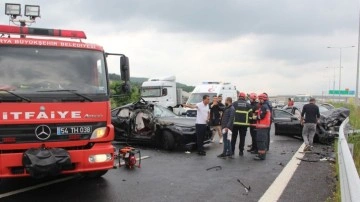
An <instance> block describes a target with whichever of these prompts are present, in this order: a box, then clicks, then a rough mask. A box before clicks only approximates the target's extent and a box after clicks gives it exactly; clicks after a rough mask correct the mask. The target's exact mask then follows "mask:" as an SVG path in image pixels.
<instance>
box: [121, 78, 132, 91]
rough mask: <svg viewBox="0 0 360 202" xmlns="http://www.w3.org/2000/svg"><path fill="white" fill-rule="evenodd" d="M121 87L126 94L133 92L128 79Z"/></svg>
mask: <svg viewBox="0 0 360 202" xmlns="http://www.w3.org/2000/svg"><path fill="white" fill-rule="evenodd" d="M120 88H121V89H120V91H121V92H122V93H124V94H128V93H131V86H130V83H129V82H128V81H125V82H124V83H123V84H121V86H120Z"/></svg>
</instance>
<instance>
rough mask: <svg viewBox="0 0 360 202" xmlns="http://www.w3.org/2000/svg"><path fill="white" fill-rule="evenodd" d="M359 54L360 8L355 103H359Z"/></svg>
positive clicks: (359, 34)
mask: <svg viewBox="0 0 360 202" xmlns="http://www.w3.org/2000/svg"><path fill="white" fill-rule="evenodd" d="M359 54H360V10H359V32H358V52H357V63H356V86H355V103H356V106H357V105H358V104H359Z"/></svg>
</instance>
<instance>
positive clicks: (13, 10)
mask: <svg viewBox="0 0 360 202" xmlns="http://www.w3.org/2000/svg"><path fill="white" fill-rule="evenodd" d="M5 15H8V16H10V17H11V18H12V19H15V18H16V17H17V16H21V5H20V4H11V3H5Z"/></svg>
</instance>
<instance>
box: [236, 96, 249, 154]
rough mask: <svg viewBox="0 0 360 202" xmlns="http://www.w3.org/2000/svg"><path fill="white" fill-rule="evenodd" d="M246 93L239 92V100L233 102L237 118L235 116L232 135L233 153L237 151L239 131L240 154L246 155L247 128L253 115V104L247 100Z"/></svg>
mask: <svg viewBox="0 0 360 202" xmlns="http://www.w3.org/2000/svg"><path fill="white" fill-rule="evenodd" d="M245 98H246V94H245V93H243V92H241V93H239V100H238V101H236V102H234V103H233V106H234V108H235V118H234V127H233V133H232V137H231V149H232V153H234V152H235V145H236V139H237V136H238V133H240V142H239V155H240V156H243V155H244V145H245V137H246V132H247V128H248V127H249V126H250V122H249V120H250V119H249V117H250V116H252V115H251V114H250V113H251V112H252V107H251V105H250V104H249V103H248V102H247V101H246V100H245Z"/></svg>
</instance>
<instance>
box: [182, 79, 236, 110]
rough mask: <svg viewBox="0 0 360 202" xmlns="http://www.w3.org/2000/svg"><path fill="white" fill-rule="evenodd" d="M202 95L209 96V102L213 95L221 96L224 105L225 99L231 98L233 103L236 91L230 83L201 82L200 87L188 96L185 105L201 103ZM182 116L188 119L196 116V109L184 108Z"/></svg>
mask: <svg viewBox="0 0 360 202" xmlns="http://www.w3.org/2000/svg"><path fill="white" fill-rule="evenodd" d="M204 95H209V96H210V102H212V98H213V96H214V95H216V96H219V95H222V97H223V101H222V103H223V104H224V103H225V98H226V97H231V98H232V99H233V101H236V100H237V97H238V96H237V90H236V87H235V86H234V85H232V84H231V83H222V82H203V83H201V84H200V85H197V86H196V87H195V89H194V90H193V92H192V93H191V94H190V96H189V99H188V101H187V102H186V104H196V103H199V102H201V101H202V99H203V96H204ZM182 114H183V115H185V114H186V116H189V117H195V116H196V109H189V108H184V109H183V111H182Z"/></svg>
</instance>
